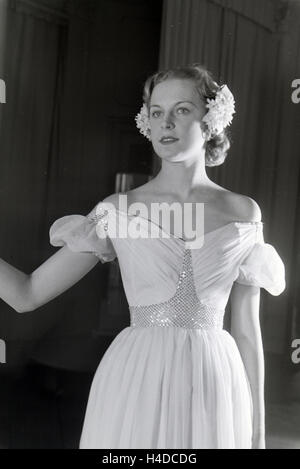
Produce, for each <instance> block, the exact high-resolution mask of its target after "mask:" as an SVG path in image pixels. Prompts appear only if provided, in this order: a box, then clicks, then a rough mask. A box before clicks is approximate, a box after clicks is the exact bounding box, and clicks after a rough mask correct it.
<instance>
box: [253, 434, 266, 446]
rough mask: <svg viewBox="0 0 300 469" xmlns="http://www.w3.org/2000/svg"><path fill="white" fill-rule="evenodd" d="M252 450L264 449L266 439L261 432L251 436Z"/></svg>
mask: <svg viewBox="0 0 300 469" xmlns="http://www.w3.org/2000/svg"><path fill="white" fill-rule="evenodd" d="M252 449H266V439H265V434H264V433H263V432H261V433H254V434H253V437H252Z"/></svg>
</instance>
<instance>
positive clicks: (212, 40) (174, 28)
mask: <svg viewBox="0 0 300 469" xmlns="http://www.w3.org/2000/svg"><path fill="white" fill-rule="evenodd" d="M299 21H300V2H296V1H269V0H264V1H261V0H238V1H234V0H165V2H164V10H163V24H162V35H161V53H160V68H168V67H172V66H177V65H184V64H188V63H191V62H200V63H202V64H203V65H205V66H207V68H208V69H209V70H211V71H212V72H213V74H214V76H215V78H216V80H217V81H218V82H219V83H220V84H223V83H227V85H228V87H229V88H230V89H231V90H232V92H233V95H234V97H235V100H236V114H235V116H234V119H233V123H232V126H231V127H230V131H231V136H232V147H231V149H230V152H229V155H228V157H227V160H226V161H225V163H224V164H223V165H221V166H220V167H215V168H207V173H208V175H209V176H210V177H211V178H212V179H213V180H214V181H216V182H217V183H218V184H220V185H223V186H225V187H226V188H228V189H230V190H232V191H234V192H239V193H242V194H245V195H248V196H250V197H252V198H254V199H255V200H256V201H257V203H258V204H259V205H260V207H261V210H262V216H263V221H264V223H265V225H264V234H265V240H266V241H267V242H269V243H271V244H273V245H274V246H275V247H276V249H277V250H278V252H279V254H280V255H281V257H282V258H283V260H284V263H285V265H286V278H287V289H286V291H285V292H284V293H283V294H282V295H280V296H279V297H278V298H274V297H271V295H265V294H263V295H262V300H261V305H262V307H261V311H262V328H263V331H264V337H265V340H264V343H265V348H266V350H268V351H270V352H275V353H281V352H283V350H286V348H287V347H289V346H290V340H291V336H292V335H293V332H292V330H291V320H292V319H293V324H294V325H295V314H299V310H298V306H297V304H296V301H297V300H296V297H297V294H296V292H298V291H299V285H297V284H296V281H297V280H296V279H297V271H298V267H300V266H299V259H298V266H297V265H296V264H297V262H296V259H295V254H296V253H299V241H298V239H299V237H298V236H297V230H298V229H299V226H297V224H299V217H298V219H297V202H298V200H299V195H298V194H299V192H298V191H299V143H300V142H299V140H300V136H299V106H298V108H297V105H296V104H294V103H293V102H292V100H291V92H292V88H291V83H292V81H293V80H294V79H295V78H297V77H299V76H300V60H299V59H300V57H299V51H300V48H299V44H300V40H299ZM159 167H160V165H159V161H158V159H156V160H155V161H154V172H155V173H156V172H157V171H158V170H159ZM298 258H299V254H298ZM294 329H295V327H294ZM299 334H300V331H299Z"/></svg>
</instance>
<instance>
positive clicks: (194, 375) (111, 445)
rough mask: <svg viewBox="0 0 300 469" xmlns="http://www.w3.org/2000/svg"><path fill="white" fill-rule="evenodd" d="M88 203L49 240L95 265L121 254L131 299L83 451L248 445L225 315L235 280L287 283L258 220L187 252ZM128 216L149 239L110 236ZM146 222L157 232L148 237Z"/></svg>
mask: <svg viewBox="0 0 300 469" xmlns="http://www.w3.org/2000/svg"><path fill="white" fill-rule="evenodd" d="M96 207H97V206H96ZM96 207H95V208H94V209H93V210H92V211H91V212H90V213H89V214H88V215H86V216H83V215H68V216H65V217H62V218H59V219H58V220H56V221H55V222H54V223H53V225H52V226H51V228H50V242H51V244H52V245H54V246H63V245H67V246H68V247H69V248H70V249H71V250H72V251H75V252H93V253H95V255H96V256H98V257H99V258H100V260H101V262H108V261H111V260H113V259H115V258H116V257H117V258H118V262H119V265H120V271H121V275H122V281H123V285H124V289H125V293H126V297H127V300H128V304H129V313H130V326H128V327H125V328H124V329H123V330H122V331H121V332H120V333H119V334H118V335H117V336H116V337H115V339H114V340H113V341H112V343H111V344H110V346H109V347H108V349H107V350H106V352H105V354H104V355H103V357H102V360H101V361H100V363H99V366H98V368H97V371H96V373H95V376H94V379H93V383H92V386H91V390H90V395H89V400H88V404H87V410H86V415H85V421H84V426H83V431H82V435H81V441H80V448H81V449H87V448H91V449H98V448H106V449H119V448H120V449H131V448H133V449H138V448H144V449H153V448H158V449H194V448H195V449H200V448H206V449H209V448H213V449H226V448H235V449H238V448H251V438H252V418H253V407H252V398H251V390H250V385H249V381H248V378H247V375H246V370H245V368H244V364H243V362H242V359H241V355H240V353H239V350H238V347H237V345H236V342H235V340H234V339H233V337H232V336H231V335H230V334H229V333H228V332H227V331H225V330H224V329H223V317H224V310H225V306H226V304H227V302H228V298H229V295H230V291H231V287H232V285H233V282H238V283H241V284H244V285H256V286H259V287H263V288H265V289H266V290H267V291H268V292H269V293H271V294H272V295H279V294H280V293H281V292H282V291H283V290H284V289H285V268H284V264H283V262H282V260H281V258H280V256H279V255H278V253H277V251H276V250H275V248H274V247H273V246H272V245H270V244H267V243H265V242H264V237H263V222H240V221H233V222H230V223H228V224H226V225H224V226H223V227H220V228H218V229H216V230H213V231H212V232H210V233H207V234H205V236H204V243H203V245H202V246H201V247H199V248H198V249H195V248H193V249H190V248H189V247H187V246H188V244H187V242H186V241H185V240H183V239H182V238H179V237H177V236H175V235H170V236H169V237H163V233H165V232H164V230H163V229H162V228H161V227H159V226H158V225H156V224H155V223H154V222H152V221H150V220H148V219H146V218H143V217H141V216H132V215H129V214H128V213H126V212H124V211H123V212H122V211H121V210H118V209H112V208H111V205H109V206H108V205H106V203H105V202H103V201H101V202H100V203H99V204H98V211H97V214H96ZM99 210H100V212H99ZM99 213H100V215H99ZM98 222H99V223H98ZM128 222H129V223H137V225H135V226H138V227H139V229H140V232H143V231H144V234H145V233H148V237H147V236H145V237H141V236H140V237H138V238H137V239H134V238H133V237H123V238H122V237H120V236H117V237H116V236H112V235H110V231H111V230H110V228H111V227H113V226H116V225H117V226H119V227H120V226H121V225H124V224H125V225H126V227H127V223H128ZM154 225H155V227H156V228H158V230H159V231H160V234H161V236H160V237H156V238H155V237H154V238H153V237H152V238H151V237H150V236H149V233H150V228H153V227H154ZM165 234H166V233H165ZM241 314H243V311H241Z"/></svg>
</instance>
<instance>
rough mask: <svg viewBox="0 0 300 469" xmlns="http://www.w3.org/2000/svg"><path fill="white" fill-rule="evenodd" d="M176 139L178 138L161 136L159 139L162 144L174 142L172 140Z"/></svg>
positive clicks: (175, 140)
mask: <svg viewBox="0 0 300 469" xmlns="http://www.w3.org/2000/svg"><path fill="white" fill-rule="evenodd" d="M177 141H178V138H175V137H162V138H161V139H160V143H162V144H164V145H166V144H170V143H174V142H177Z"/></svg>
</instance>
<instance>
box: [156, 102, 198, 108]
mask: <svg viewBox="0 0 300 469" xmlns="http://www.w3.org/2000/svg"><path fill="white" fill-rule="evenodd" d="M181 103H190V104H192V105H193V106H195V107H197V106H196V105H195V104H194V103H193V102H192V101H187V100H186V101H178V102H177V103H175V106H176V105H177V104H181ZM154 106H156V107H161V106H160V105H159V104H151V106H150V108H151V107H154Z"/></svg>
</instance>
